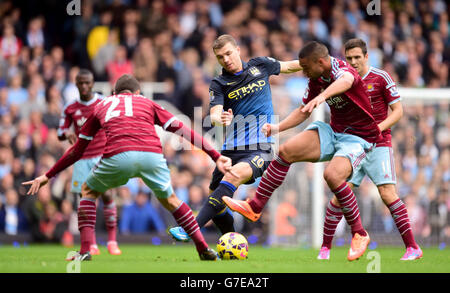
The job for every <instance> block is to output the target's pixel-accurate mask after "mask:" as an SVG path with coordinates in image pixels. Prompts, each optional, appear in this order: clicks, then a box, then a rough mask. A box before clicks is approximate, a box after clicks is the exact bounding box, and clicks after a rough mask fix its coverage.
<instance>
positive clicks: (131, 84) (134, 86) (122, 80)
mask: <svg viewBox="0 0 450 293" xmlns="http://www.w3.org/2000/svg"><path fill="white" fill-rule="evenodd" d="M140 89H141V86H140V84H139V82H138V81H137V79H136V78H135V77H134V76H132V75H131V74H124V75H122V76H121V77H119V79H118V80H117V81H116V85H115V86H114V93H116V94H119V93H121V92H123V91H130V92H132V93H134V92H135V91H137V90H140Z"/></svg>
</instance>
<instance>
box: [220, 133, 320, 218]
mask: <svg viewBox="0 0 450 293" xmlns="http://www.w3.org/2000/svg"><path fill="white" fill-rule="evenodd" d="M319 158H320V140H319V134H318V133H317V131H315V130H307V131H303V132H301V133H299V134H297V135H295V136H294V137H292V138H290V139H289V140H288V141H287V142H285V143H284V144H282V145H281V146H280V149H279V154H278V156H277V157H276V158H275V159H274V160H273V161H272V162H271V163H270V165H269V167H268V168H267V170H266V171H265V172H264V174H263V176H262V178H261V181H260V183H259V185H258V188H257V190H256V194H255V198H253V199H252V200H250V201H242V200H234V199H232V198H230V197H223V198H222V199H223V201H224V202H225V204H226V205H227V206H228V207H229V208H230V209H231V210H233V211H236V212H238V213H240V214H241V215H243V216H244V217H245V218H247V219H249V220H251V221H257V220H258V219H259V217H260V216H261V212H262V210H263V208H264V206H265V205H266V203H267V202H268V200H269V199H270V197H271V195H272V193H273V192H274V191H275V189H277V188H278V187H279V186H280V185H281V184H282V183H283V181H284V178H285V177H286V175H287V172H288V170H289V167H290V165H291V164H292V163H295V162H316V161H318V160H319Z"/></svg>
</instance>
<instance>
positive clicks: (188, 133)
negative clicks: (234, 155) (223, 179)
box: [165, 119, 231, 174]
mask: <svg viewBox="0 0 450 293" xmlns="http://www.w3.org/2000/svg"><path fill="white" fill-rule="evenodd" d="M165 129H166V130H167V131H170V132H172V133H175V134H178V135H179V136H181V137H183V138H184V139H186V140H188V141H189V142H190V143H191V144H193V145H194V146H196V147H198V148H200V149H202V150H203V151H204V152H205V153H207V154H208V156H210V157H211V159H212V160H213V161H214V162H216V164H217V168H218V169H219V171H220V172H222V173H224V174H225V173H226V172H228V171H230V169H231V159H230V158H228V157H225V156H222V155H221V154H220V153H219V152H218V151H216V150H215V149H214V148H213V147H212V146H211V145H210V144H209V143H208V142H207V141H206V140H205V139H204V138H203V136H201V135H200V134H198V133H197V132H195V131H194V130H192V129H191V128H189V127H187V126H185V125H184V124H183V122H181V121H180V120H177V119H175V120H173V121H172V123H170V125H168V126H167V127H166V128H165Z"/></svg>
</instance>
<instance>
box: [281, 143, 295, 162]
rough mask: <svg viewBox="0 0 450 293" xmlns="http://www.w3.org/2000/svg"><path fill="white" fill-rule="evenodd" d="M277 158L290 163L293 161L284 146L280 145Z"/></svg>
mask: <svg viewBox="0 0 450 293" xmlns="http://www.w3.org/2000/svg"><path fill="white" fill-rule="evenodd" d="M278 156H279V157H281V158H283V160H285V161H286V162H289V163H291V162H292V161H293V156H292V155H291V153H290V152H289V151H288V150H287V148H286V146H285V145H281V146H280V148H279V150H278Z"/></svg>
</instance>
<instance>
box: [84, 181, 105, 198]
mask: <svg viewBox="0 0 450 293" xmlns="http://www.w3.org/2000/svg"><path fill="white" fill-rule="evenodd" d="M101 194H102V193H100V192H98V191H95V190H93V189H91V188H90V187H89V186H88V185H87V184H86V183H83V185H82V186H81V198H91V199H97V197H99V196H100V195H101Z"/></svg>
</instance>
